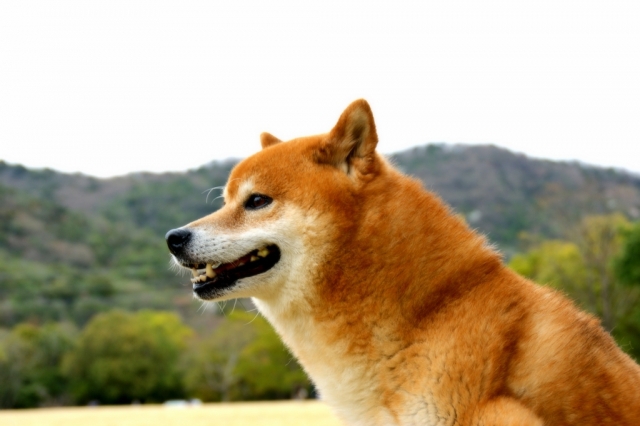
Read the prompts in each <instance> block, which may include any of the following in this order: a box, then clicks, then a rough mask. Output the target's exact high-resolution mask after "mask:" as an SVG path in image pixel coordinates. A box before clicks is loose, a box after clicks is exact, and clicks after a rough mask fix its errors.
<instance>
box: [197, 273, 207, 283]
mask: <svg viewBox="0 0 640 426" xmlns="http://www.w3.org/2000/svg"><path fill="white" fill-rule="evenodd" d="M206 280H207V276H206V275H200V276H199V277H198V281H200V282H201V283H203V282H205V281H206Z"/></svg>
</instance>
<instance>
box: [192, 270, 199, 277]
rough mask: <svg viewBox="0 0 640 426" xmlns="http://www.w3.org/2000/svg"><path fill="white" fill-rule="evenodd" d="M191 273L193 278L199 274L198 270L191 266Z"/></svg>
mask: <svg viewBox="0 0 640 426" xmlns="http://www.w3.org/2000/svg"><path fill="white" fill-rule="evenodd" d="M191 275H193V276H194V278H195V277H197V276H198V275H200V274H199V273H198V270H197V269H196V268H193V269H191Z"/></svg>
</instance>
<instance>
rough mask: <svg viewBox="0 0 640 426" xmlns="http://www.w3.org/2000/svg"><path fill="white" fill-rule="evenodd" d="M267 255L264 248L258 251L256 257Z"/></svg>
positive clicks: (266, 250)
mask: <svg viewBox="0 0 640 426" xmlns="http://www.w3.org/2000/svg"><path fill="white" fill-rule="evenodd" d="M268 254H269V249H268V248H266V247H263V248H261V249H260V250H258V256H260V257H267V255H268Z"/></svg>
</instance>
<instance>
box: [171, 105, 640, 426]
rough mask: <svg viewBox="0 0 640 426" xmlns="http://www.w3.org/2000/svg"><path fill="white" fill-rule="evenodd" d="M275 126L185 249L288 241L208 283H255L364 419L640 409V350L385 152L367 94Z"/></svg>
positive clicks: (339, 399) (272, 315)
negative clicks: (261, 264) (625, 345)
mask: <svg viewBox="0 0 640 426" xmlns="http://www.w3.org/2000/svg"><path fill="white" fill-rule="evenodd" d="M261 140H262V146H263V149H262V151H260V152H258V153H257V154H255V155H253V156H252V157H250V158H248V159H246V160H244V161H242V162H241V163H240V164H238V165H237V166H236V167H235V169H234V170H233V171H232V173H231V176H230V178H229V181H228V184H227V186H226V188H225V191H224V198H225V202H226V204H225V206H224V207H223V208H222V209H220V210H219V211H217V212H215V213H213V214H211V215H209V216H207V217H204V218H202V219H200V220H198V221H195V222H193V223H190V224H189V225H187V226H185V227H183V228H182V229H186V230H188V231H190V232H191V233H192V234H193V236H192V238H191V239H190V241H189V243H188V246H187V247H186V248H185V250H184V252H183V253H181V254H178V255H176V259H177V261H178V262H179V263H181V264H182V265H192V264H198V263H200V264H203V263H207V262H208V263H213V264H214V265H215V264H219V263H229V262H233V261H234V260H235V259H237V258H238V257H240V256H243V255H245V254H246V253H248V252H251V251H252V250H255V249H257V248H259V247H263V246H266V245H270V244H275V245H277V246H278V247H279V248H280V250H281V258H280V260H279V262H278V263H277V264H276V265H275V266H274V267H273V268H271V269H269V270H268V271H266V272H263V273H261V274H258V275H255V276H252V277H249V278H243V279H240V280H238V281H237V282H236V283H235V285H233V286H231V287H229V288H226V289H224V290H221V291H219V292H215V293H212V294H209V295H202V294H201V295H200V297H201V298H205V299H211V300H224V299H230V298H237V297H253V298H254V301H255V304H256V305H257V306H258V308H259V310H260V312H261V313H262V314H263V315H264V316H265V317H266V318H267V319H268V320H269V321H270V322H271V323H272V324H273V326H274V327H275V328H276V330H277V331H278V333H279V334H280V335H281V336H282V338H283V340H284V342H285V343H286V344H287V345H288V346H289V347H290V348H291V350H292V351H293V353H294V354H295V355H296V357H297V358H298V359H299V360H300V362H301V364H302V365H303V366H304V368H305V370H306V371H307V373H308V374H309V375H310V376H311V378H312V379H313V381H314V383H315V384H316V386H317V388H318V389H319V392H320V395H321V397H322V399H323V400H325V401H326V402H327V403H329V404H330V405H331V406H333V407H334V409H335V411H336V412H337V413H338V415H339V416H340V417H341V418H342V419H344V420H345V421H346V422H347V423H348V424H351V425H367V426H370V425H436V424H437V425H543V424H544V425H640V368H639V367H638V365H637V364H635V363H634V362H633V361H632V360H631V359H630V358H629V357H628V356H627V355H625V354H624V353H623V352H622V351H621V350H620V349H618V347H617V346H616V345H615V343H614V341H613V340H612V339H611V337H610V336H609V335H608V334H607V333H606V332H605V331H604V330H603V329H602V327H601V326H600V324H599V321H598V320H597V319H596V318H594V317H593V316H591V315H589V314H586V313H584V312H581V311H579V310H578V309H577V308H576V307H575V306H574V305H573V304H572V303H571V302H570V301H568V300H567V299H566V298H565V297H563V296H561V295H560V294H558V293H556V292H554V291H553V290H550V289H549V288H546V287H541V286H538V285H535V284H533V283H531V282H529V281H527V280H526V279H524V278H522V277H520V276H519V275H517V274H515V273H514V272H512V271H511V270H509V269H508V268H506V267H505V266H504V265H503V263H502V260H501V258H500V256H499V255H498V254H497V253H496V252H495V251H494V250H493V249H492V248H491V247H489V246H488V245H487V243H486V241H485V239H484V238H483V237H482V236H480V235H478V234H476V233H475V232H473V231H472V230H470V229H469V228H468V227H467V226H466V225H465V223H464V222H463V221H461V220H460V219H459V218H457V217H456V215H455V214H453V213H452V212H451V211H450V210H449V209H448V208H447V207H446V206H445V205H444V204H443V202H442V201H441V200H440V199H439V198H438V197H437V196H436V195H434V194H432V193H430V192H428V191H426V190H425V189H424V188H423V187H422V185H421V184H420V183H419V182H417V181H416V180H413V179H410V178H408V177H406V176H404V175H402V174H401V173H399V172H398V171H396V170H395V169H394V168H393V167H392V166H390V165H389V164H388V163H387V162H386V161H385V160H384V159H383V158H382V157H381V156H380V155H378V154H377V153H376V152H375V148H376V144H377V142H378V140H377V134H376V128H375V124H374V121H373V115H372V113H371V110H370V108H369V105H368V104H367V102H366V101H364V100H359V101H356V102H354V103H353V104H351V105H350V106H349V107H348V108H347V109H346V110H345V111H344V113H343V114H342V116H341V117H340V119H339V120H338V123H337V124H336V125H335V127H334V128H333V130H331V132H330V133H328V134H323V135H318V136H311V137H303V138H298V139H294V140H292V141H289V142H280V141H279V140H278V139H277V138H275V137H274V136H272V135H269V134H266V133H265V134H263V135H262V136H261ZM252 194H264V195H267V196H269V197H271V198H272V200H273V201H272V202H271V204H269V205H267V206H265V207H264V208H260V209H253V210H250V209H247V208H246V206H245V203H246V200H247V199H248V198H249V197H250V195H252Z"/></svg>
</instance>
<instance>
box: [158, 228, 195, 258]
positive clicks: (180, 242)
mask: <svg viewBox="0 0 640 426" xmlns="http://www.w3.org/2000/svg"><path fill="white" fill-rule="evenodd" d="M164 238H165V239H166V240H167V246H169V251H170V252H171V253H173V254H175V255H176V256H177V255H178V254H179V253H180V252H182V250H184V247H185V246H186V245H187V243H188V242H189V240H190V239H191V231H187V230H186V229H172V230H171V231H169V232H167V235H165V236H164Z"/></svg>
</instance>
